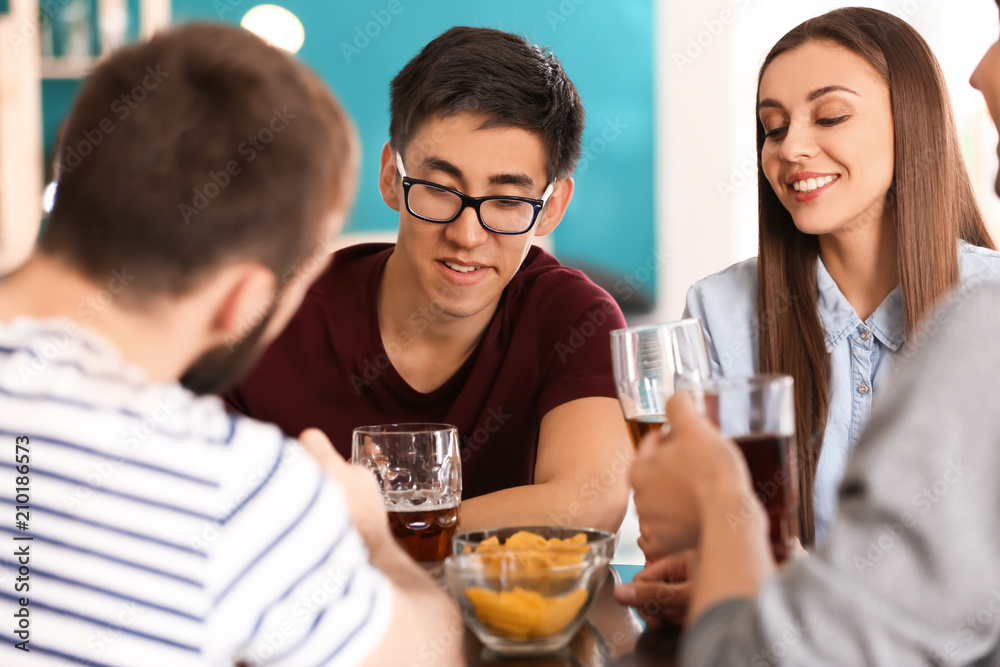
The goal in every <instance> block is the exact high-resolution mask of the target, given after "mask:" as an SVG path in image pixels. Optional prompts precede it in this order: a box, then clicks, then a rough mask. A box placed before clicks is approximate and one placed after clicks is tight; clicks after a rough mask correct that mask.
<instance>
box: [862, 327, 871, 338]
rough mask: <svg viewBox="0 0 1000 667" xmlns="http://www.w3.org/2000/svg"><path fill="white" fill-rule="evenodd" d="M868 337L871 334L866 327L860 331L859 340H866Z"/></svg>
mask: <svg viewBox="0 0 1000 667" xmlns="http://www.w3.org/2000/svg"><path fill="white" fill-rule="evenodd" d="M870 337H871V334H870V333H868V329H864V330H863V331H862V332H861V340H868V339H869V338H870Z"/></svg>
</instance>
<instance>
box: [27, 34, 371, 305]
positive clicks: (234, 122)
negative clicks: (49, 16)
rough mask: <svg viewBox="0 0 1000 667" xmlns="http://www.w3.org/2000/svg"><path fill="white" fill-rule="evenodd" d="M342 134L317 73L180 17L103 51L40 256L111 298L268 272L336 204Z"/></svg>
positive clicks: (299, 252) (340, 195)
mask: <svg viewBox="0 0 1000 667" xmlns="http://www.w3.org/2000/svg"><path fill="white" fill-rule="evenodd" d="M355 143H356V141H355V138H354V130H353V127H352V126H351V123H350V120H349V119H348V117H347V115H346V114H345V113H344V111H343V110H342V108H341V107H340V105H339V104H338V103H337V102H336V100H334V98H333V97H332V96H331V94H330V92H329V91H328V90H327V88H326V87H325V86H324V85H323V84H322V82H321V81H320V80H319V78H318V77H317V76H316V75H315V74H314V73H312V72H311V71H309V70H308V69H307V68H306V67H305V66H303V65H302V64H300V63H299V62H297V61H296V60H295V59H294V58H293V57H291V56H290V55H288V54H287V53H285V52H283V51H280V50H278V49H276V48H274V47H272V46H269V45H267V44H266V43H265V42H263V41H262V40H261V39H259V38H258V37H256V36H255V35H253V34H251V33H249V32H246V31H244V30H241V29H239V28H235V27H229V26H224V25H220V24H191V25H187V26H184V27H181V28H177V29H174V30H171V31H168V32H164V33H161V34H159V35H157V36H155V37H153V39H152V40H150V41H149V42H147V43H145V44H141V45H136V46H131V47H128V48H125V49H122V50H120V51H118V52H116V53H114V54H113V55H112V56H111V57H109V58H108V60H106V61H105V62H103V63H102V64H101V65H99V66H98V67H97V68H96V69H95V70H94V72H93V73H92V74H91V75H90V77H89V78H88V79H87V81H86V82H85V83H84V85H83V88H82V90H81V91H80V95H79V98H78V99H77V101H76V103H75V104H74V106H73V110H72V112H71V114H70V116H69V119H68V121H67V125H66V132H65V134H64V137H63V140H62V145H61V147H60V152H59V164H58V166H57V178H58V189H57V192H56V197H55V203H54V206H53V209H52V213H51V216H50V219H49V224H48V227H47V228H46V230H45V233H44V235H43V236H42V239H41V241H40V247H41V249H42V251H43V252H44V253H46V254H48V255H50V256H53V257H56V258H58V259H60V260H61V261H63V262H65V263H66V264H68V265H69V266H70V267H71V268H72V269H74V270H77V271H79V272H80V273H81V274H82V275H84V276H85V277H87V278H88V279H91V280H93V281H96V282H98V283H101V282H106V281H107V280H109V279H110V276H111V275H112V274H111V272H112V271H114V270H119V271H120V270H122V268H123V267H125V268H126V269H127V271H128V272H129V273H130V274H132V275H134V276H135V278H134V280H133V281H132V282H131V283H130V284H129V288H128V289H127V290H125V291H124V292H123V293H122V297H123V300H124V301H128V302H142V301H144V300H146V298H147V297H149V296H153V295H174V296H176V295H181V294H185V293H187V292H189V291H190V290H191V289H192V288H194V287H196V286H197V285H198V283H199V282H200V281H201V280H202V279H203V278H204V277H205V276H206V275H207V274H208V273H209V272H211V271H212V270H214V269H217V268H219V267H220V266H222V265H224V264H226V263H228V262H231V261H238V260H256V261H259V262H261V263H262V264H264V265H265V266H267V267H268V268H270V269H271V270H272V271H274V273H275V275H276V276H278V277H281V276H286V277H284V278H279V279H280V280H287V279H288V278H287V273H288V272H289V271H291V270H294V267H295V266H296V265H297V264H298V263H299V262H301V261H303V260H304V259H305V258H306V257H307V256H308V255H309V254H310V253H311V252H314V249H315V246H316V243H317V239H318V234H319V230H320V228H321V225H320V223H321V221H322V220H323V219H324V218H325V216H327V215H328V214H329V213H330V212H331V210H333V209H334V208H343V207H345V206H346V205H348V204H349V199H350V197H351V196H352V189H353V172H354V167H355V162H356V150H357V149H356V146H355Z"/></svg>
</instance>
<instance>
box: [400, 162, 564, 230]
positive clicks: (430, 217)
mask: <svg viewBox="0 0 1000 667" xmlns="http://www.w3.org/2000/svg"><path fill="white" fill-rule="evenodd" d="M396 169H397V170H399V175H400V176H402V178H403V199H404V201H405V202H406V210H407V211H409V213H410V215H412V216H413V217H415V218H420V219H421V220H426V221H427V222H440V223H444V222H451V221H452V220H454V219H455V218H457V217H458V216H460V215H461V214H462V211H464V210H465V209H466V207H472V208H473V209H474V210H475V211H476V216H478V218H479V224H480V225H482V226H483V228H484V229H486V230H488V231H491V232H493V233H494V234H524V233H526V232H528V231H529V230H530V229H531V228H532V227H533V226H534V225H535V220H537V219H538V214H539V213H541V212H542V209H543V208H544V207H545V204H546V203H547V202H548V201H549V197H550V196H551V195H552V190H553V188H554V186H555V181H553V182H552V183H549V185H548V187H547V188H545V192H543V193H542V198H541V199H531V198H530V197H512V196H508V195H492V196H489V197H470V196H469V195H467V194H463V193H461V192H459V191H458V190H454V189H452V188H447V187H445V186H443V185H438V184H437V183H432V182H430V181H421V180H420V179H417V178H410V177H409V176H407V175H406V170H405V169H404V168H403V158H401V157H400V156H399V153H396Z"/></svg>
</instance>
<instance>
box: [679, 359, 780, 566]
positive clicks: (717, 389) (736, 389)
mask: <svg viewBox="0 0 1000 667" xmlns="http://www.w3.org/2000/svg"><path fill="white" fill-rule="evenodd" d="M792 386H793V385H792V378H791V377H790V376H788V375H753V376H748V377H747V376H744V377H730V378H717V379H712V380H707V381H704V382H701V383H697V384H691V385H690V386H688V383H687V382H685V383H683V386H682V387H679V389H683V390H686V391H689V392H690V393H691V394H692V396H693V398H694V399H695V403H696V404H697V405H698V406H699V408H700V409H701V410H702V412H703V413H704V414H705V415H706V416H707V417H708V418H709V419H710V420H712V422H714V423H715V424H716V426H718V427H719V430H720V431H722V434H723V435H725V436H727V437H730V438H732V439H733V440H735V441H736V444H737V445H739V448H740V450H741V451H742V452H743V456H744V457H745V458H746V461H747V466H748V467H749V468H750V477H751V478H752V479H753V488H754V491H755V492H756V494H757V497H758V498H759V499H760V501H761V502H762V503H763V504H764V509H765V510H766V511H767V518H768V522H769V523H770V535H771V549H772V551H773V553H774V558H775V560H776V561H778V562H779V563H781V562H784V561H785V560H786V559H787V558H788V557H789V555H791V553H792V551H793V550H794V548H795V542H796V539H797V538H798V536H799V473H798V461H797V458H798V457H797V451H798V449H797V444H796V440H795V394H794V392H793V391H792Z"/></svg>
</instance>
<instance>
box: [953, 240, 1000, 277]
mask: <svg viewBox="0 0 1000 667" xmlns="http://www.w3.org/2000/svg"><path fill="white" fill-rule="evenodd" d="M958 267H959V273H960V277H961V280H962V283H963V284H968V283H972V282H977V283H978V282H980V281H983V280H992V279H996V278H1000V251H997V250H991V249H990V248H983V247H981V246H977V245H972V244H971V243H968V242H966V241H959V242H958Z"/></svg>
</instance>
